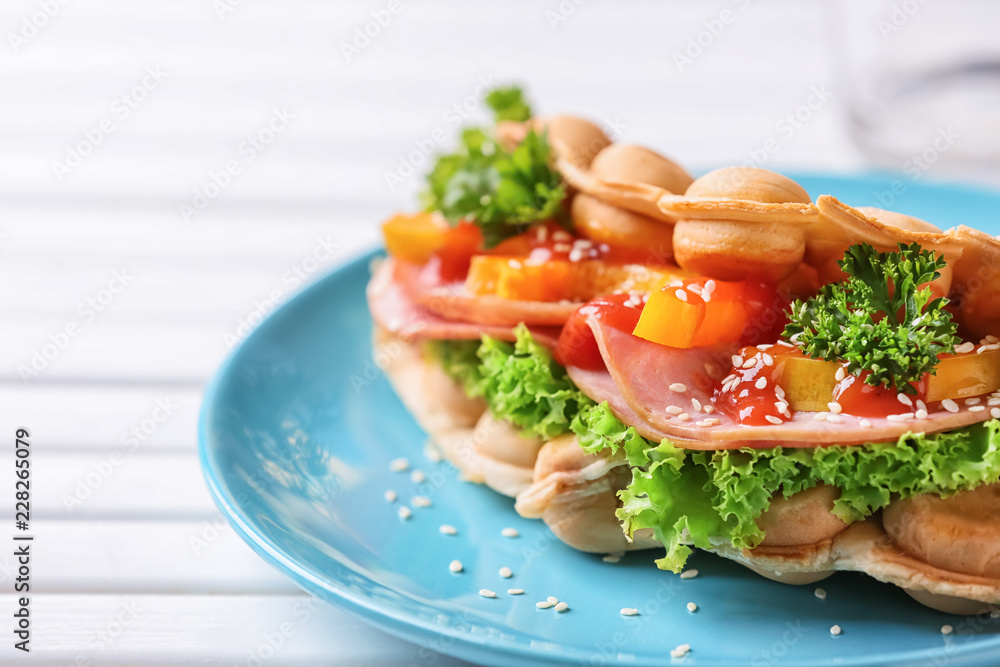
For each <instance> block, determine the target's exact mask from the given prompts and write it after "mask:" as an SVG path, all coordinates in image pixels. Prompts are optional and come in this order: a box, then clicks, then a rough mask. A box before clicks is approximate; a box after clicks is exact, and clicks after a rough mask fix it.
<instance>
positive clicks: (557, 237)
mask: <svg viewBox="0 0 1000 667" xmlns="http://www.w3.org/2000/svg"><path fill="white" fill-rule="evenodd" d="M571 238H573V237H572V236H570V235H569V232H564V231H563V230H561V229H559V230H556V231H555V232H553V233H552V240H553V241H569V240H570V239H571Z"/></svg>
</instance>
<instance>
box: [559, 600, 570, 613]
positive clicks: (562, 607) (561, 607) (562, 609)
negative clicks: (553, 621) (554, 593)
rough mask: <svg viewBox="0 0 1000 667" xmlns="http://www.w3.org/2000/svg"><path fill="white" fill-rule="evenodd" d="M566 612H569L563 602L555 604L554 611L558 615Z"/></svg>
mask: <svg viewBox="0 0 1000 667" xmlns="http://www.w3.org/2000/svg"><path fill="white" fill-rule="evenodd" d="M567 610H569V605H568V604H566V603H565V602H559V603H558V604H556V611H558V612H559V613H562V612H564V611H567Z"/></svg>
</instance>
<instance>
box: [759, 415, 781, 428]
mask: <svg viewBox="0 0 1000 667" xmlns="http://www.w3.org/2000/svg"><path fill="white" fill-rule="evenodd" d="M764 419H766V420H767V421H768V422H770V423H772V424H776V425H778V426H780V425H781V424H782V423H783V422H782V421H781V418H780V417H775V416H774V415H764Z"/></svg>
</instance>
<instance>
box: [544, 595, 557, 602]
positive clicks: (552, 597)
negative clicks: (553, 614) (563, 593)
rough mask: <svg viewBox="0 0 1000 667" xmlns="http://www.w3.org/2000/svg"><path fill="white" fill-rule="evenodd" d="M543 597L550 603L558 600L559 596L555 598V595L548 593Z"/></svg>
mask: <svg viewBox="0 0 1000 667" xmlns="http://www.w3.org/2000/svg"><path fill="white" fill-rule="evenodd" d="M545 599H546V600H548V601H549V602H551V603H552V604H555V603H557V602H559V598H557V597H556V596H555V595H550V596H548V597H547V598H545Z"/></svg>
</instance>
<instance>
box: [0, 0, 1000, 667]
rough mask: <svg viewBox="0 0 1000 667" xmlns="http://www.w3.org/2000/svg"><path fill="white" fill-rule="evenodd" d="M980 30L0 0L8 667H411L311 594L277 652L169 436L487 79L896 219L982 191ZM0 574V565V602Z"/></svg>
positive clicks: (994, 74) (484, 9)
mask: <svg viewBox="0 0 1000 667" xmlns="http://www.w3.org/2000/svg"><path fill="white" fill-rule="evenodd" d="M998 19H1000V5H998V4H997V3H992V2H985V1H984V2H973V1H967V0H961V1H958V2H949V3H943V2H939V3H933V2H930V1H929V0H893V1H888V2H883V1H881V0H879V1H864V0H856V1H854V0H839V1H837V2H821V1H820V0H810V1H799V2H791V1H788V2H781V1H779V0H732V1H730V0H725V1H712V2H698V3H695V2H662V1H655V2H654V1H652V0H650V1H647V2H610V1H607V2H599V1H598V0H587V1H585V0H541V1H537V0H530V1H529V0H512V1H509V2H504V3H502V4H500V3H489V4H487V3H469V2H465V3H461V2H458V0H451V1H440V0H439V1H430V0H412V1H411V0H376V1H373V2H337V3H331V2H320V1H318V0H284V1H283V2H275V1H273V0H270V1H268V0H201V1H199V2H193V1H175V0H146V1H145V2H141V3H136V2H128V1H127V0H5V1H4V2H3V6H2V8H0V36H2V37H3V39H2V41H0V100H2V102H0V274H2V278H0V310H2V312H3V317H2V319H0V360H2V363H0V374H2V375H0V404H2V405H3V406H4V408H3V410H2V411H0V421H2V424H0V426H2V428H3V429H6V430H5V431H3V432H6V433H12V432H13V430H14V427H15V426H27V427H29V428H31V429H32V432H33V434H34V437H35V438H36V440H37V441H38V443H39V446H38V448H37V449H36V451H35V454H34V456H35V458H34V459H33V461H34V464H35V466H36V479H37V480H38V482H37V485H38V486H37V490H36V491H35V499H34V502H35V508H34V520H35V522H34V526H35V528H36V530H37V533H38V535H39V537H38V539H39V549H38V555H37V561H36V567H37V572H38V574H37V589H36V590H37V597H36V599H35V602H34V604H35V605H36V606H35V609H36V611H37V614H38V616H39V618H40V619H43V620H39V621H38V627H37V637H38V642H39V643H38V646H39V649H38V652H37V653H35V654H33V655H32V656H31V658H32V659H31V660H30V661H31V662H39V663H41V662H46V661H48V662H51V663H52V664H63V663H65V662H71V661H72V660H74V659H77V657H78V656H81V655H82V656H84V658H86V659H87V660H91V661H93V662H91V663H90V664H100V663H101V662H114V661H117V662H120V663H122V664H154V663H157V664H159V663H162V664H176V663H178V662H187V661H206V660H212V661H230V662H233V663H236V664H254V663H253V660H254V659H256V658H259V657H260V655H261V654H262V647H265V648H266V647H267V646H271V648H270V649H268V650H270V651H271V653H272V655H277V656H278V657H277V658H274V659H273V660H272V664H273V663H279V664H285V663H287V664H293V663H294V664H313V663H315V664H330V663H331V662H332V663H339V664H377V663H384V664H407V663H408V662H416V664H430V663H427V662H426V661H424V660H423V659H419V660H418V659H417V658H416V653H415V652H414V649H411V648H409V647H406V646H405V645H404V644H402V642H397V641H395V640H392V639H389V638H386V637H384V636H382V635H381V634H379V633H377V632H376V631H374V630H369V629H367V628H366V627H362V626H358V625H357V624H356V623H355V622H354V621H353V620H351V619H349V618H348V617H346V616H343V615H341V614H340V613H339V612H336V611H335V610H332V609H329V608H327V607H325V606H319V605H317V606H315V607H311V608H310V613H309V614H307V615H306V619H307V620H306V621H305V622H304V623H303V624H301V625H296V626H294V627H293V629H294V630H295V631H294V632H292V633H291V634H289V635H287V636H286V635H284V634H281V633H279V634H280V635H281V636H280V637H279V638H280V639H281V642H280V644H281V647H280V648H279V649H275V647H274V646H273V642H272V641H271V640H269V639H268V637H273V636H274V635H273V632H274V631H275V628H280V627H282V623H284V622H285V621H286V620H287V619H288V618H289V617H290V615H291V614H292V613H293V612H292V611H291V610H293V609H294V608H295V605H301V604H311V602H310V601H309V600H308V599H307V598H305V597H304V596H302V595H300V594H298V593H297V591H296V590H295V589H294V587H292V586H291V585H290V584H288V583H286V582H285V581H284V580H283V579H281V578H280V577H279V576H278V575H277V574H274V573H272V572H271V571H270V570H269V569H268V568H267V567H266V566H265V565H263V564H262V563H260V562H258V560H257V559H256V557H255V556H253V554H251V553H250V551H249V549H247V548H245V547H244V546H243V545H242V543H241V542H239V540H238V538H236V537H235V536H234V535H233V534H232V533H231V532H230V531H229V529H228V527H227V526H226V525H225V523H224V521H222V520H221V517H219V515H218V512H217V511H216V510H215V508H214V506H213V504H212V502H211V500H210V499H209V498H208V495H207V492H206V491H205V489H204V485H203V482H202V480H201V473H200V470H199V467H198V462H197V458H196V456H195V452H196V442H195V423H196V416H197V411H198V407H199V403H200V399H201V391H202V387H203V385H204V383H205V381H206V380H207V379H208V378H209V377H210V376H211V374H212V373H213V371H214V370H215V368H216V367H217V365H218V364H219V362H220V361H221V360H222V359H223V358H224V356H225V355H226V354H227V353H228V351H229V350H230V349H231V348H232V347H233V346H234V345H235V344H237V343H238V342H239V341H240V340H241V339H242V338H244V337H245V336H246V335H247V334H248V333H249V332H250V331H251V330H252V329H253V327H254V326H256V324H257V323H259V321H260V320H261V319H262V318H263V317H264V316H265V315H266V314H267V313H268V312H270V311H271V310H273V309H274V308H275V307H276V306H277V305H278V304H280V303H281V302H282V301H283V300H285V299H286V298H287V297H288V296H289V295H291V294H292V293H294V292H295V291H296V290H297V289H298V288H299V287H300V286H301V285H303V284H305V283H307V282H309V281H311V280H314V279H315V278H316V277H318V276H320V275H322V273H323V272H324V271H325V270H326V269H328V268H329V267H331V266H333V265H335V264H337V263H339V262H341V261H342V260H343V259H345V258H347V257H351V256H355V255H357V254H359V253H361V252H362V251H364V250H366V249H370V248H372V247H374V246H375V245H376V244H377V243H378V225H377V223H378V222H380V221H381V220H382V219H383V218H385V217H386V216H387V215H388V214H390V213H391V212H393V211H395V210H400V209H412V208H414V207H415V200H414V195H415V193H416V192H417V191H418V190H419V189H420V187H421V184H422V174H423V172H424V171H425V170H426V168H427V165H428V163H429V160H430V157H429V156H430V155H431V154H433V153H434V152H437V151H440V150H445V149H447V148H448V147H450V146H451V143H452V141H453V139H454V137H455V136H456V129H457V128H458V127H459V126H460V125H461V124H467V123H473V122H478V121H480V120H482V119H484V118H485V114H484V113H483V110H482V104H481V98H482V96H483V94H484V93H485V92H486V91H487V90H488V89H489V88H490V87H492V86H495V85H501V84H505V83H510V82H518V83H521V84H523V85H524V86H525V87H526V89H527V91H528V93H529V96H530V98H531V99H532V100H533V102H534V103H535V109H536V111H538V112H540V113H553V112H571V113H578V114H581V115H586V116H588V117H590V118H592V119H594V120H595V121H597V122H599V123H600V124H602V125H603V126H605V128H606V129H608V131H609V133H610V134H611V135H612V137H613V138H615V139H618V140H625V141H629V142H634V143H642V144H646V145H648V146H650V147H652V148H655V149H657V150H659V151H661V152H663V153H665V154H667V155H669V156H671V157H673V158H674V159H676V160H678V161H679V162H680V163H681V164H683V165H685V166H686V167H688V169H689V170H690V171H692V172H700V171H705V170H707V169H711V168H715V167H718V166H724V165H731V164H751V165H755V166H761V167H765V168H768V169H774V170H779V171H783V172H787V173H790V174H792V175H794V174H796V173H815V172H834V173H858V172H864V171H868V170H874V169H877V170H882V171H886V172H889V173H890V174H892V178H893V179H895V180H894V181H893V183H898V184H899V186H900V187H899V188H897V190H898V192H895V194H892V197H893V199H892V201H887V200H886V199H885V197H887V195H886V193H885V192H884V191H873V192H872V197H871V199H870V200H869V201H852V202H850V203H852V204H855V205H870V204H875V205H881V206H883V207H885V208H894V207H897V208H903V209H905V191H906V189H907V187H908V186H909V184H910V183H913V182H916V181H919V180H925V179H926V180H928V181H931V180H958V181H963V182H969V183H978V184H981V185H984V186H987V187H996V186H1000V65H998V63H1000V56H998V53H1000V41H998V40H997V39H996V26H998V25H1000V21H998ZM811 194H813V195H814V196H815V195H817V194H820V193H811ZM832 194H837V193H832ZM911 212H914V213H917V214H918V215H919V212H918V211H911ZM4 456H7V454H4ZM2 511H4V512H8V511H9V508H7V507H3V508H2ZM9 560H10V559H9V557H8V561H9ZM11 577H12V574H11V570H10V569H9V563H5V561H3V560H2V559H0V591H2V592H0V600H2V601H3V605H4V607H3V608H4V609H6V608H7V607H8V605H9V606H11V607H12V606H13V596H12V595H11V594H8V593H7V592H6V591H9V590H10V588H11V586H10V581H11ZM130 604H131V605H132V607H131V608H132V609H133V610H135V609H142V610H145V611H144V612H135V613H134V614H132V615H131V616H130V615H129V612H128V610H129V608H130V607H129V605H130ZM123 610H124V611H123ZM317 618H318V619H321V621H319V622H317V621H316V620H315V619H317ZM310 619H311V620H310ZM269 633H270V634H269ZM5 651H7V648H6V647H4V649H0V654H2V655H4V656H6V655H8V654H7V653H5ZM17 659H18V660H23V657H18V658H17ZM4 660H6V658H4ZM438 660H439V662H438V664H443V663H442V662H440V660H443V659H440V658H438Z"/></svg>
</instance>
